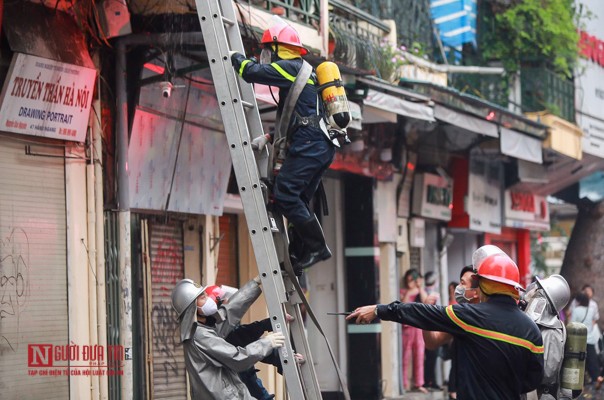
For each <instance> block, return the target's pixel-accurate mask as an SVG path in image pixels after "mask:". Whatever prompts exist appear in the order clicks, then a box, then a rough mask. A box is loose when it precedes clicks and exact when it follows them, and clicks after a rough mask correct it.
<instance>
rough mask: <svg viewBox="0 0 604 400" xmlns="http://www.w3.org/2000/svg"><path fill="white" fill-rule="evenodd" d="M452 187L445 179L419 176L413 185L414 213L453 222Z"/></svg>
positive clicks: (424, 174) (429, 175)
mask: <svg viewBox="0 0 604 400" xmlns="http://www.w3.org/2000/svg"><path fill="white" fill-rule="evenodd" d="M452 208H453V190H452V185H451V184H450V183H449V182H448V181H447V180H446V179H445V178H443V177H441V176H439V175H433V174H427V173H423V174H417V175H416V177H415V180H414V183H413V213H414V214H416V215H418V216H421V217H425V218H432V219H438V220H441V221H450V220H451V209H452Z"/></svg>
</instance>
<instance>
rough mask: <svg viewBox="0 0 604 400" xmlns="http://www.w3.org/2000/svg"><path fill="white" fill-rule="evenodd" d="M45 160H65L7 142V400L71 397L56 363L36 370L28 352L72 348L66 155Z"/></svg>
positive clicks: (3, 155) (3, 148)
mask: <svg viewBox="0 0 604 400" xmlns="http://www.w3.org/2000/svg"><path fill="white" fill-rule="evenodd" d="M44 153H45V154H49V155H55V156H57V157H56V158H53V157H34V156H27V155H25V152H24V144H23V142H17V141H15V140H11V139H10V138H7V137H6V138H5V137H0V397H1V398H3V399H66V398H69V381H68V378H69V377H68V376H65V375H59V376H56V375H51V372H50V371H52V370H53V368H50V366H51V365H50V364H53V360H52V357H50V359H49V358H48V357H47V358H46V359H45V358H44V357H42V358H36V359H32V360H31V361H32V362H31V363H30V364H31V366H32V368H28V347H30V348H31V346H36V345H38V344H49V345H53V346H66V345H68V344H69V337H68V314H67V245H66V218H65V166H64V159H63V158H62V156H63V154H64V151H63V149H62V148H56V149H53V148H44ZM38 349H40V347H38ZM38 355H42V353H38ZM66 364H67V363H66V362H60V361H58V360H54V366H55V367H57V366H64V365H66ZM63 369H64V368H63ZM34 371H35V372H36V374H33V372H34Z"/></svg>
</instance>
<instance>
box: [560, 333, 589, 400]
mask: <svg viewBox="0 0 604 400" xmlns="http://www.w3.org/2000/svg"><path fill="white" fill-rule="evenodd" d="M586 348H587V327H586V326H585V325H583V324H582V323H580V322H571V323H569V324H568V325H566V344H565V346H564V361H563V363H562V371H560V375H561V376H562V379H561V380H562V382H561V383H560V387H562V388H563V389H569V390H572V394H573V399H575V398H577V397H579V395H580V394H581V391H582V390H583V376H584V375H585V357H586V352H587V350H586Z"/></svg>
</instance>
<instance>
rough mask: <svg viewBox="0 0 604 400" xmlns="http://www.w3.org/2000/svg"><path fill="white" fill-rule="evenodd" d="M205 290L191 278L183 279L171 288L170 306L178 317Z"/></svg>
mask: <svg viewBox="0 0 604 400" xmlns="http://www.w3.org/2000/svg"><path fill="white" fill-rule="evenodd" d="M204 290H206V288H205V287H203V286H201V285H200V284H199V283H195V282H193V281H192V280H191V279H183V280H181V281H180V282H178V283H177V284H176V286H174V289H172V307H173V308H174V311H176V313H177V314H178V318H180V317H181V316H182V315H183V314H184V312H185V311H186V310H187V308H189V306H190V305H191V304H192V303H193V302H194V301H195V300H196V299H197V298H198V297H199V296H200V295H201V294H202V293H203V292H204Z"/></svg>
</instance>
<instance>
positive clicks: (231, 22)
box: [222, 17, 235, 26]
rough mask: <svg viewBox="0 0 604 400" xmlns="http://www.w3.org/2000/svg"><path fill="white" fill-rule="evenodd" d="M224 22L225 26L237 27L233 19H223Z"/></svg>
mask: <svg viewBox="0 0 604 400" xmlns="http://www.w3.org/2000/svg"><path fill="white" fill-rule="evenodd" d="M222 22H223V23H224V24H225V25H228V26H233V25H235V21H233V20H232V19H228V18H226V17H222Z"/></svg>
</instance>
